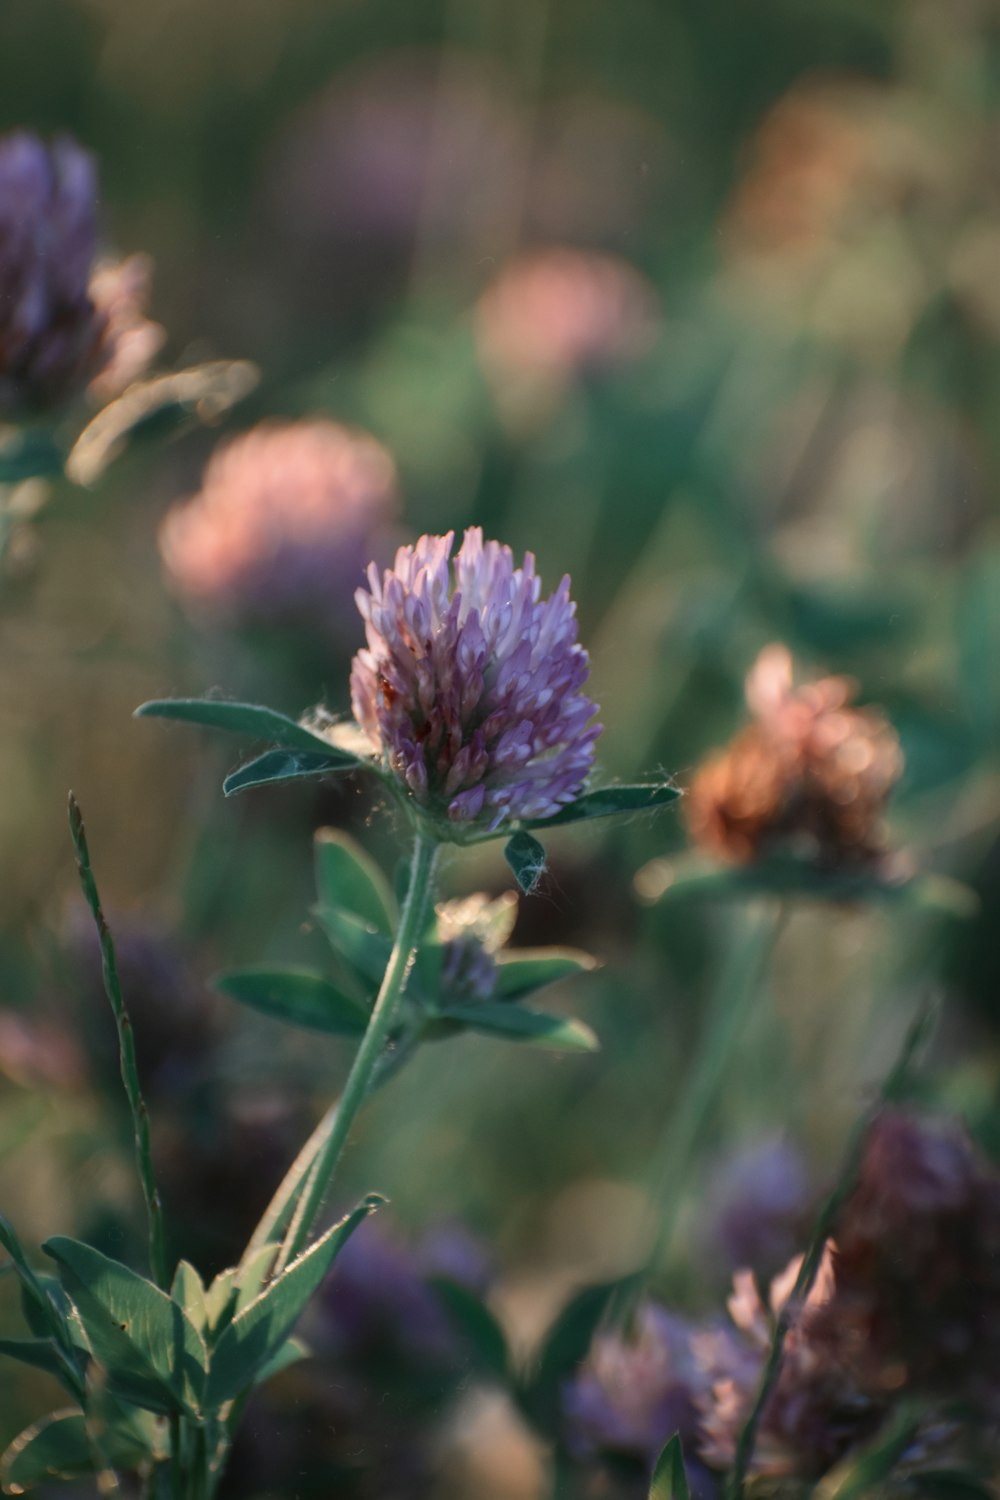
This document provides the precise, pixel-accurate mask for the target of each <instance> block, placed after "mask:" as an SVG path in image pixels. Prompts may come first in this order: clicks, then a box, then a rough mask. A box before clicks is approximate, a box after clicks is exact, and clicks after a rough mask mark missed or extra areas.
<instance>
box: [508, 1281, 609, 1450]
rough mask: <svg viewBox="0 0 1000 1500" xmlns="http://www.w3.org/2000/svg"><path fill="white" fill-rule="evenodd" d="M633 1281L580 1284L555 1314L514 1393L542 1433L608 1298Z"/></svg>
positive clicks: (556, 1409)
mask: <svg viewBox="0 0 1000 1500" xmlns="http://www.w3.org/2000/svg"><path fill="white" fill-rule="evenodd" d="M636 1281H637V1277H636V1275H635V1274H632V1275H630V1276H624V1277H619V1278H618V1279H617V1280H615V1281H606V1282H602V1283H600V1284H599V1285H597V1286H587V1287H584V1288H583V1289H582V1290H581V1291H579V1292H577V1293H576V1295H575V1296H574V1297H571V1298H570V1300H569V1302H567V1304H566V1306H565V1307H564V1308H563V1309H562V1311H561V1312H560V1313H559V1315H558V1316H557V1317H556V1319H555V1321H554V1322H553V1324H552V1326H551V1328H550V1329H549V1332H548V1334H547V1335H546V1337H545V1340H544V1342H543V1344H542V1347H541V1350H540V1352H539V1356H538V1359H537V1362H536V1364H535V1367H534V1370H533V1371H531V1372H529V1375H528V1378H527V1379H526V1380H525V1381H524V1382H523V1383H522V1385H521V1388H520V1391H519V1392H518V1396H519V1400H520V1404H521V1406H522V1407H523V1409H524V1411H525V1412H526V1414H527V1415H528V1416H529V1417H530V1418H531V1420H532V1421H533V1422H535V1423H537V1424H538V1426H539V1427H540V1428H541V1429H542V1431H543V1432H547V1431H551V1428H552V1423H553V1421H554V1420H555V1419H556V1416H557V1414H558V1412H559V1408H560V1401H561V1397H562V1387H563V1384H564V1383H565V1381H567V1380H569V1379H570V1378H571V1376H572V1375H573V1374H574V1372H575V1371H576V1369H577V1368H578V1367H579V1366H580V1365H581V1364H582V1363H583V1361H584V1360H585V1359H586V1357H587V1354H588V1352H589V1350H590V1346H591V1344H592V1342H593V1339H594V1335H595V1333H596V1332H597V1330H598V1328H599V1326H600V1324H601V1320H602V1319H603V1317H604V1315H605V1313H606V1312H607V1310H608V1307H609V1305H610V1303H611V1301H612V1298H615V1297H618V1296H627V1295H628V1293H629V1292H630V1290H631V1288H632V1287H634V1286H635V1285H636Z"/></svg>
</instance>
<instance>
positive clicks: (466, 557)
mask: <svg viewBox="0 0 1000 1500" xmlns="http://www.w3.org/2000/svg"><path fill="white" fill-rule="evenodd" d="M453 543H454V533H453V532H449V533H448V534H447V535H446V536H424V537H421V538H420V540H419V541H418V542H417V543H416V545H415V546H413V547H401V548H400V549H399V551H398V552H397V554H396V559H395V563H394V565H393V567H392V568H391V569H389V570H387V571H386V572H385V573H384V575H382V576H381V577H380V576H379V571H378V569H377V568H376V567H375V566H372V567H371V568H370V569H369V573H368V579H369V588H368V589H359V590H358V593H357V595H356V598H357V602H358V608H359V610H360V611H361V614H362V616H363V618H364V621H365V626H366V633H367V639H368V646H367V649H366V650H362V651H359V652H358V654H357V656H356V657H355V658H354V666H353V670H352V672H351V702H352V706H353V709H354V716H355V718H356V719H357V721H358V723H359V724H360V726H361V728H362V729H363V730H364V732H365V733H366V734H367V736H368V738H369V740H370V741H371V743H372V745H373V746H374V747H375V748H376V750H377V751H378V753H379V754H380V755H381V756H382V758H383V760H384V763H385V765H386V766H387V768H388V769H389V770H390V771H391V772H392V773H393V774H394V775H395V776H396V777H398V779H399V781H400V782H401V783H402V784H403V786H404V787H405V789H406V791H407V793H408V794H409V795H410V796H411V797H412V798H413V800H414V801H415V802H416V803H417V804H418V806H419V807H420V808H421V809H422V810H423V811H425V812H426V813H427V814H428V815H429V816H432V817H444V818H447V819H448V820H450V821H451V822H452V823H453V824H457V825H467V824H470V823H479V824H480V825H481V826H485V827H487V828H489V829H496V828H498V827H499V826H500V825H501V824H503V823H505V822H506V821H508V820H515V819H520V818H544V817H548V816H550V815H551V814H553V813H556V812H558V810H559V808H560V807H563V806H565V804H567V803H569V802H573V801H574V800H575V799H576V798H577V797H578V796H579V795H580V793H581V791H582V790H583V786H584V783H585V781H586V778H587V775H588V772H589V771H590V768H591V766H592V764H593V759H594V741H595V740H596V739H597V736H598V734H599V732H600V726H599V725H596V724H594V723H592V722H591V721H592V719H593V716H594V713H595V711H596V710H595V705H594V704H593V703H592V702H591V701H590V699H589V698H587V697H586V695H585V693H584V692H583V687H584V684H585V682H586V679H587V673H588V658H587V653H586V652H585V651H584V649H583V647H582V646H580V645H579V644H578V642H577V623H576V617H575V606H574V604H573V603H572V601H571V599H570V597H569V578H568V577H566V578H564V579H563V580H562V582H561V583H560V585H559V587H558V589H557V590H556V592H555V593H554V594H552V595H551V596H550V597H549V598H548V599H546V600H544V601H543V600H542V599H541V598H540V593H541V580H540V579H539V578H538V577H537V576H536V574H535V560H534V557H533V556H532V554H531V553H530V552H529V553H527V554H526V555H525V558H524V563H523V565H522V567H520V568H515V566H514V559H513V556H512V554H511V551H510V548H509V547H504V546H501V545H500V543H498V542H486V543H485V544H484V542H483V536H482V532H481V531H480V530H479V528H478V527H472V528H470V529H469V530H468V531H467V532H466V533H465V537H464V540H463V542H462V545H461V547H460V548H459V550H458V552H457V553H456V555H455V559H454V585H452V577H451V567H450V562H449V560H450V558H451V552H452V546H453Z"/></svg>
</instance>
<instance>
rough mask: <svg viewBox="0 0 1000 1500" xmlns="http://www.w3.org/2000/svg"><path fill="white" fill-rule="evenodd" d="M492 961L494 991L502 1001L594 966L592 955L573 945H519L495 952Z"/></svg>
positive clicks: (521, 996)
mask: <svg viewBox="0 0 1000 1500" xmlns="http://www.w3.org/2000/svg"><path fill="white" fill-rule="evenodd" d="M496 964H497V983H496V990H495V992H494V993H495V994H496V995H497V997H498V998H499V999H503V1000H520V999H522V998H523V996H525V995H530V994H532V993H533V992H534V991H535V990H540V989H543V988H544V987H545V985H547V984H555V983H556V981H557V980H559V979H566V978H567V977H568V976H569V975H570V974H579V973H581V972H583V971H585V970H588V969H596V968H597V967H598V964H597V959H596V958H591V956H590V954H589V953H582V952H581V951H580V950H579V949H577V948H519V949H515V950H513V951H512V952H510V953H498V954H497V956H496Z"/></svg>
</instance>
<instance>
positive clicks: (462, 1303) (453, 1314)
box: [430, 1276, 510, 1385]
mask: <svg viewBox="0 0 1000 1500" xmlns="http://www.w3.org/2000/svg"><path fill="white" fill-rule="evenodd" d="M430 1285H431V1287H432V1288H433V1290H434V1292H435V1293H436V1295H437V1296H438V1297H439V1298H440V1299H441V1301H442V1302H443V1303H444V1305H445V1308H446V1309H447V1312H448V1316H449V1318H450V1319H451V1322H452V1323H453V1324H454V1327H455V1329H456V1331H457V1332H458V1333H459V1334H460V1335H461V1337H462V1339H463V1341H464V1343H465V1344H466V1345H467V1347H468V1349H469V1351H470V1353H471V1354H472V1356H473V1358H474V1359H475V1362H476V1367H477V1369H478V1370H480V1371H481V1372H482V1373H483V1374H484V1375H487V1376H489V1377H490V1378H491V1379H493V1380H497V1381H499V1382H500V1383H501V1384H502V1385H506V1384H507V1382H508V1379H509V1375H510V1353H509V1351H508V1348H507V1339H506V1337H505V1335H504V1331H503V1329H502V1328H501V1327H500V1324H499V1323H498V1322H497V1320H496V1318H495V1317H494V1316H493V1314H492V1312H491V1311H490V1309H489V1308H488V1307H487V1306H486V1304H485V1303H484V1302H483V1301H482V1300H481V1299H480V1298H479V1297H477V1296H476V1294H475V1292H472V1291H470V1290H469V1288H468V1287H466V1286H462V1285H461V1283H460V1282H457V1281H450V1280H448V1278H446V1277H444V1276H435V1277H432V1278H431V1281H430Z"/></svg>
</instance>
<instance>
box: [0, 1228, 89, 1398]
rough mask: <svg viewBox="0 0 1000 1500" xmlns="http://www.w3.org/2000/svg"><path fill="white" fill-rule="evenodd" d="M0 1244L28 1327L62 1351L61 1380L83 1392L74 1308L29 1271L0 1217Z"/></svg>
mask: <svg viewBox="0 0 1000 1500" xmlns="http://www.w3.org/2000/svg"><path fill="white" fill-rule="evenodd" d="M0 1244H2V1245H3V1247H4V1249H5V1250H6V1251H7V1253H8V1255H9V1256H10V1258H11V1264H12V1265H13V1267H14V1269H15V1271H16V1272H17V1276H18V1280H19V1281H20V1283H21V1300H22V1305H23V1308H24V1316H25V1321H26V1322H27V1324H28V1327H29V1328H30V1329H31V1331H32V1333H33V1334H34V1335H35V1336H36V1338H38V1339H52V1340H53V1341H54V1343H55V1344H56V1345H57V1346H58V1347H59V1348H60V1349H61V1350H62V1352H63V1355H64V1360H63V1376H62V1377H61V1378H64V1379H66V1380H67V1382H68V1384H70V1385H71V1386H73V1387H75V1389H74V1394H75V1395H79V1394H80V1391H81V1390H82V1384H81V1381H82V1368H83V1367H82V1363H81V1360H80V1357H79V1355H80V1346H81V1344H83V1342H84V1340H83V1337H82V1331H77V1333H76V1337H74V1326H73V1325H74V1320H75V1316H76V1310H75V1308H74V1307H73V1305H72V1303H71V1302H70V1300H69V1298H68V1297H67V1296H66V1293H65V1291H64V1290H63V1288H62V1287H61V1286H60V1284H59V1283H58V1282H57V1281H55V1280H54V1279H53V1278H52V1277H49V1276H44V1275H40V1274H38V1273H37V1272H35V1271H34V1270H32V1268H31V1266H30V1265H29V1264H28V1260H27V1257H26V1255H25V1253H24V1249H23V1247H22V1245H21V1242H20V1240H19V1239H18V1237H17V1235H16V1233H15V1231H14V1228H13V1225H11V1224H10V1223H8V1221H7V1220H6V1219H5V1218H3V1217H2V1216H0ZM77 1375H79V1376H80V1380H78V1379H77Z"/></svg>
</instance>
